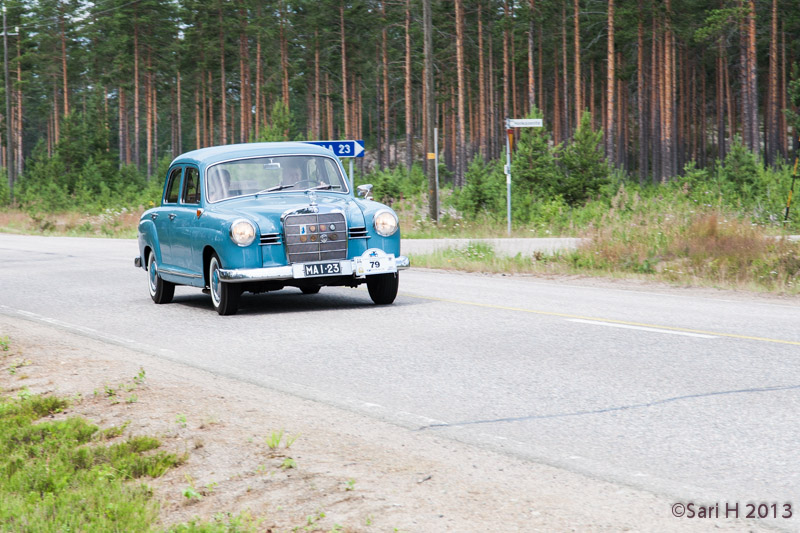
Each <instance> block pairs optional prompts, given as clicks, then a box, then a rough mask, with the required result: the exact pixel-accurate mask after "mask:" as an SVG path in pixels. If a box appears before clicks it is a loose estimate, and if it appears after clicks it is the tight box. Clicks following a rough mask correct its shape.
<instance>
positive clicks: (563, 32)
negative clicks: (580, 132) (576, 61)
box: [561, 2, 572, 139]
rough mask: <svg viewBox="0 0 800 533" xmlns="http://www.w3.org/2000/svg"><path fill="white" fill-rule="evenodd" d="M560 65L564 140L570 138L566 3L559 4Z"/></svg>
mask: <svg viewBox="0 0 800 533" xmlns="http://www.w3.org/2000/svg"><path fill="white" fill-rule="evenodd" d="M561 56H562V59H561V65H562V66H563V67H564V69H563V71H562V83H561V90H562V91H564V109H563V113H562V114H561V115H562V120H563V121H564V123H563V126H562V127H563V128H564V129H563V132H564V133H563V135H564V139H569V138H570V137H571V136H572V133H571V128H570V124H569V117H570V112H569V72H568V71H569V68H568V67H567V65H568V64H569V63H568V62H567V4H566V2H564V3H562V4H561Z"/></svg>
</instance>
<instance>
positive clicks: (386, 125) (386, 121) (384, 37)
mask: <svg viewBox="0 0 800 533" xmlns="http://www.w3.org/2000/svg"><path fill="white" fill-rule="evenodd" d="M381 14H382V15H383V19H384V24H383V30H381V62H382V65H383V69H382V73H383V142H385V143H386V165H387V166H389V165H391V164H392V158H391V152H390V149H389V139H390V137H389V132H390V127H391V115H390V107H389V103H390V102H389V50H388V46H389V43H388V41H389V36H388V33H387V30H386V26H387V25H388V22H387V21H386V2H381Z"/></svg>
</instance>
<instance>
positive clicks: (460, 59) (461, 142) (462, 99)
mask: <svg viewBox="0 0 800 533" xmlns="http://www.w3.org/2000/svg"><path fill="white" fill-rule="evenodd" d="M455 4H456V65H457V69H458V76H457V78H458V111H457V113H458V139H457V141H456V142H457V146H456V186H458V187H463V186H464V185H465V183H464V175H465V174H466V167H467V139H466V135H467V133H466V123H465V119H466V90H465V89H466V84H467V82H466V80H465V77H464V71H465V70H466V65H465V62H464V6H463V3H462V0H455Z"/></svg>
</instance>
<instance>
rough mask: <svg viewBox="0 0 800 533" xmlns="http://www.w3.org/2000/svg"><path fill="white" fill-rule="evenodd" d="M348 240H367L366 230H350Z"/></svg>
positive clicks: (361, 228) (360, 228) (362, 228)
mask: <svg viewBox="0 0 800 533" xmlns="http://www.w3.org/2000/svg"><path fill="white" fill-rule="evenodd" d="M350 238H351V239H366V238H367V228H365V227H364V226H361V227H358V228H350Z"/></svg>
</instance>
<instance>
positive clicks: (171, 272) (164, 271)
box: [158, 267, 203, 279]
mask: <svg viewBox="0 0 800 533" xmlns="http://www.w3.org/2000/svg"><path fill="white" fill-rule="evenodd" d="M158 271H159V272H161V273H162V274H169V275H171V276H180V277H182V278H192V279H197V278H202V277H203V275H202V274H186V273H185V272H178V271H177V270H170V269H168V268H164V267H158Z"/></svg>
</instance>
